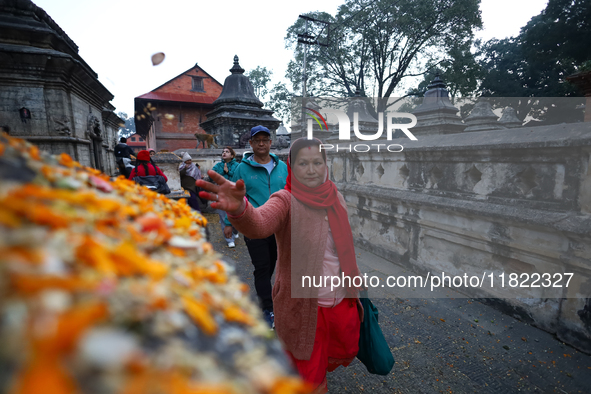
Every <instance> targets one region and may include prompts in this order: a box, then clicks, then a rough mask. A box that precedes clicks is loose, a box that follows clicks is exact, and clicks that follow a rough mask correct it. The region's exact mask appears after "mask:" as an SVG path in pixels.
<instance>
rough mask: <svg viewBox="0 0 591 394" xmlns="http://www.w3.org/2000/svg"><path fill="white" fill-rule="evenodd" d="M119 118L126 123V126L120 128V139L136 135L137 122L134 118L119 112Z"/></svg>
mask: <svg viewBox="0 0 591 394" xmlns="http://www.w3.org/2000/svg"><path fill="white" fill-rule="evenodd" d="M117 116H119V117H120V118H121V119H123V121H124V122H125V125H123V126H121V127H120V128H119V131H118V134H119V137H125V138H127V137H129V136H130V135H133V134H135V133H136V131H135V121H134V119H133V116H132V117H131V118H129V117H128V116H127V114H126V113H125V112H118V113H117Z"/></svg>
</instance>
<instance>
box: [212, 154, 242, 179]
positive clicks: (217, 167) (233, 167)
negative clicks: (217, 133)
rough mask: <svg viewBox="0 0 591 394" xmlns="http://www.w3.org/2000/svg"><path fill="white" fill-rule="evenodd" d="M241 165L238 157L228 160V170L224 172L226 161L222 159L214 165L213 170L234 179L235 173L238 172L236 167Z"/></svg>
mask: <svg viewBox="0 0 591 394" xmlns="http://www.w3.org/2000/svg"><path fill="white" fill-rule="evenodd" d="M239 165H240V163H238V162H237V161H236V159H232V160H230V161H229V162H228V172H224V161H223V160H222V161H220V162H219V163H217V164H216V165H215V166H213V168H212V170H214V171H215V172H217V173H218V174H220V175H221V176H223V177H224V178H226V179H229V180H232V177H233V176H234V173H235V172H236V169H237V168H238V166H239Z"/></svg>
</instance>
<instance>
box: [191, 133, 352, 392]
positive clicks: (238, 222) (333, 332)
mask: <svg viewBox="0 0 591 394" xmlns="http://www.w3.org/2000/svg"><path fill="white" fill-rule="evenodd" d="M320 144H321V142H320V141H319V140H317V139H314V140H307V139H303V138H300V139H298V140H296V141H295V142H294V143H293V144H292V147H291V150H290V153H289V158H288V171H289V175H288V178H287V184H286V186H285V189H284V190H280V191H278V192H277V193H274V194H273V195H271V198H270V199H269V200H268V201H267V202H266V203H265V204H264V205H262V206H260V207H259V208H253V207H252V205H250V204H249V203H248V200H247V199H246V198H245V188H244V182H243V181H241V180H240V181H238V182H236V183H233V182H230V181H228V180H226V179H224V178H223V177H222V176H221V175H219V174H216V173H215V172H213V171H209V173H208V174H209V176H210V177H211V179H212V180H213V181H214V182H216V183H217V185H213V184H210V183H207V182H204V181H197V185H198V186H200V187H202V188H204V189H205V190H208V191H209V192H210V193H207V192H201V196H202V197H204V198H207V199H209V200H211V201H214V202H213V203H212V204H211V205H212V207H213V208H217V209H222V210H224V211H226V212H227V213H228V218H229V219H230V222H232V224H233V225H234V227H235V228H236V229H237V230H238V231H240V232H241V233H243V234H244V235H245V236H247V237H249V238H265V237H268V236H270V235H271V234H275V236H276V239H277V249H278V259H277V271H276V279H275V285H274V286H273V309H274V312H275V330H276V332H277V336H278V337H279V339H281V341H282V342H283V344H284V346H285V349H286V350H287V352H288V354H289V356H290V357H291V358H292V360H293V362H294V364H295V365H296V367H297V369H298V371H299V373H300V375H301V376H302V378H304V380H306V381H308V382H310V383H311V384H313V385H314V386H315V387H316V392H319V393H323V392H326V391H327V390H328V389H327V387H326V372H327V371H332V370H334V369H335V368H337V367H338V366H339V365H343V366H347V365H349V363H350V362H351V361H352V360H353V358H355V356H356V355H357V352H358V350H359V348H358V342H359V327H360V317H361V316H363V314H362V313H363V311H362V309H361V307H360V303H359V300H358V290H359V289H358V288H357V287H356V286H355V283H356V281H354V280H353V278H355V277H360V273H359V268H358V266H357V261H356V259H355V249H354V247H353V235H352V233H351V226H350V225H349V219H348V215H347V208H346V204H345V200H344V199H343V196H342V195H341V193H339V192H338V191H337V189H336V186H335V184H334V183H333V182H332V181H330V180H329V179H328V167H327V164H326V154H325V152H322V151H321V150H320ZM326 276H328V277H331V278H337V277H338V278H343V277H348V278H350V281H349V282H347V281H345V280H343V281H342V282H346V283H340V284H339V285H337V286H332V285H336V280H335V281H334V282H333V281H332V279H331V280H329V281H328V282H323V283H322V281H321V280H320V279H321V278H324V277H326ZM308 279H309V280H308ZM360 282H361V281H358V282H357V283H358V286H360Z"/></svg>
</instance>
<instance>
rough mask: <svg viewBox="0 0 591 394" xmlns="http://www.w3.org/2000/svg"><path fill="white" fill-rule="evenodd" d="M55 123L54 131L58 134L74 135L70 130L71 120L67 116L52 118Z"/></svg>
mask: <svg viewBox="0 0 591 394" xmlns="http://www.w3.org/2000/svg"><path fill="white" fill-rule="evenodd" d="M51 121H52V122H53V130H54V131H55V132H57V133H58V134H65V135H72V130H71V128H70V118H69V117H68V116H66V115H62V116H51Z"/></svg>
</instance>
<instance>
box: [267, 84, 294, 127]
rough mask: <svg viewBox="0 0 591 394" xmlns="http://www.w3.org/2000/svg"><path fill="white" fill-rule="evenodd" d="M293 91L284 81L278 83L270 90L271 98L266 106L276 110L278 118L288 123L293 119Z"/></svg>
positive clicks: (275, 114)
mask: <svg viewBox="0 0 591 394" xmlns="http://www.w3.org/2000/svg"><path fill="white" fill-rule="evenodd" d="M292 96H293V93H292V92H290V91H289V89H288V88H287V86H286V85H285V84H284V83H283V82H279V83H276V84H275V85H274V86H273V88H272V89H271V91H270V92H269V100H268V101H267V103H266V106H267V107H269V108H270V109H272V110H273V111H275V113H274V114H273V115H274V116H275V117H276V118H279V119H281V120H283V123H285V124H288V123H289V122H290V121H291V98H292Z"/></svg>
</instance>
